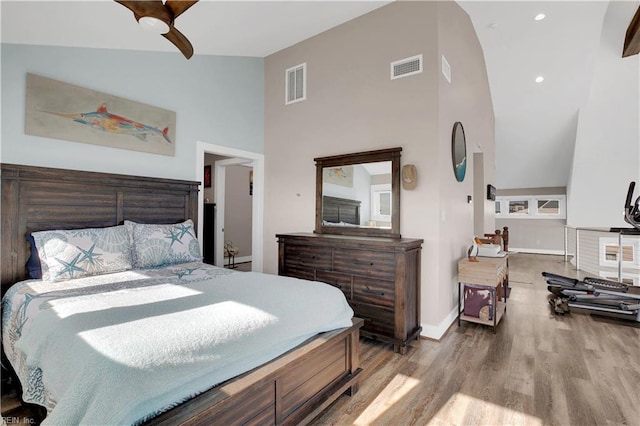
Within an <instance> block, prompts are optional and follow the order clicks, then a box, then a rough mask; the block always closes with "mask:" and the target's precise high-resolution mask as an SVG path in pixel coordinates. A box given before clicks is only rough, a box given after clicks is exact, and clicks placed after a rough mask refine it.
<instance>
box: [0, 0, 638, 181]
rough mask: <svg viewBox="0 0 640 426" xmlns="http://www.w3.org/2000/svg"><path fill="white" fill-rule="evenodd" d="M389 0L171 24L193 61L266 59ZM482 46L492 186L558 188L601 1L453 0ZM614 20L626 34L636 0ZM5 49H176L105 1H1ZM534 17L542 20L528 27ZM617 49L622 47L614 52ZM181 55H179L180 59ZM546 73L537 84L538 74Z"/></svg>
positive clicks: (225, 9) (254, 5) (249, 8)
mask: <svg viewBox="0 0 640 426" xmlns="http://www.w3.org/2000/svg"><path fill="white" fill-rule="evenodd" d="M388 3H390V2H389V1H384V2H382V1H332V2H329V1H252V2H250V1H206V0H201V1H200V2H199V3H197V4H196V5H194V6H193V7H192V8H191V9H190V10H188V11H187V12H186V13H184V14H183V15H182V16H180V17H179V18H178V19H177V20H176V23H175V26H176V28H178V29H179V30H180V31H181V32H182V33H184V34H185V35H186V36H187V37H188V38H189V40H190V41H191V42H192V44H193V46H194V50H195V54H196V55H231V56H254V57H255V56H257V57H265V56H268V55H270V54H272V53H274V52H277V51H279V50H281V49H284V48H286V47H289V46H291V45H293V44H295V43H297V42H299V41H302V40H304V39H306V38H309V37H311V36H313V35H315V34H318V33H320V32H323V31H325V30H328V29H330V28H332V27H334V26H337V25H339V24H341V23H343V22H346V21H348V20H351V19H354V18H356V17H358V16H360V15H362V14H365V13H367V12H369V11H371V10H374V9H376V8H379V7H382V6H384V5H386V4H388ZM458 3H459V4H460V5H461V7H462V8H463V9H464V10H465V11H466V12H467V13H468V14H469V16H470V17H471V20H472V22H473V25H474V27H475V29H476V32H477V34H478V38H479V40H480V43H481V45H482V48H483V51H484V55H485V60H486V64H487V70H488V75H489V84H490V87H491V95H492V99H493V104H494V113H495V117H496V183H495V184H496V186H497V187H498V188H523V187H544V186H565V185H567V182H568V178H569V170H570V167H571V161H572V155H573V147H574V141H575V137H576V123H577V117H578V112H579V109H580V107H581V106H582V105H584V103H585V102H586V100H587V99H588V96H589V88H590V83H591V78H592V74H593V69H594V62H595V58H596V54H597V51H598V48H599V43H600V38H601V29H602V23H603V18H604V16H605V13H606V11H607V7H608V5H609V2H608V1H584V2H580V1H546V2H542V1H491V2H487V1H460V2H458ZM630 3H631V7H629V8H628V10H629V11H630V13H629V15H628V16H621V17H620V18H619V19H620V31H621V33H622V34H624V31H625V30H626V28H627V26H628V24H629V22H630V20H631V18H632V16H633V13H634V12H635V8H637V5H638V2H636V1H633V2H630ZM0 12H1V15H2V16H1V18H2V33H1V35H2V42H3V43H24V44H40V45H52V46H76V47H93V48H110V49H133V50H153V51H167V52H176V50H175V47H174V46H173V45H172V44H170V43H169V42H168V41H167V40H165V39H164V38H163V37H159V36H158V35H156V34H151V33H147V32H145V31H144V30H142V29H140V28H139V27H138V26H137V24H136V23H135V20H134V18H133V16H132V14H131V12H130V11H129V10H127V9H126V8H124V7H123V6H121V5H119V4H116V3H115V2H113V1H111V0H102V1H38V2H35V1H6V0H3V1H2V2H1V9H0ZM538 13H545V14H546V18H545V19H543V20H540V21H535V20H534V17H535V16H536V15H537V14H538ZM620 51H622V45H621V46H620ZM178 54H179V53H178ZM540 75H541V76H544V81H543V82H542V83H536V82H535V78H536V77H537V76H540Z"/></svg>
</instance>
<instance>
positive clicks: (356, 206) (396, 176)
mask: <svg viewBox="0 0 640 426" xmlns="http://www.w3.org/2000/svg"><path fill="white" fill-rule="evenodd" d="M401 151H402V148H389V149H381V150H377V151H366V152H356V153H351V154H343V155H333V156H330V157H320V158H315V159H314V161H315V162H316V227H315V231H314V232H315V233H317V234H336V235H361V236H367V237H375V236H379V237H390V238H400V152H401Z"/></svg>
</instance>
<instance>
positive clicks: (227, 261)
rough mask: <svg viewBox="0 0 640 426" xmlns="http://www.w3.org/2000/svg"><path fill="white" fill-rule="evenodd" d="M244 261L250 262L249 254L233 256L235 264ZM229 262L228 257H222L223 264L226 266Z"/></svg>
mask: <svg viewBox="0 0 640 426" xmlns="http://www.w3.org/2000/svg"><path fill="white" fill-rule="evenodd" d="M246 262H251V256H242V257H239V256H236V258H235V264H236V265H237V264H238V263H246ZM228 264H229V258H228V257H225V258H224V266H227V265H228Z"/></svg>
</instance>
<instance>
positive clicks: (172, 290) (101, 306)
mask: <svg viewBox="0 0 640 426" xmlns="http://www.w3.org/2000/svg"><path fill="white" fill-rule="evenodd" d="M122 291H127V292H133V291H135V292H138V296H139V297H137V298H135V299H134V298H122V297H119V294H120V293H121V292H122ZM198 294H201V292H200V291H198V290H194V289H192V288H189V287H184V286H177V285H173V284H158V285H153V286H147V287H141V288H139V289H134V290H132V289H127V290H117V291H113V292H105V293H98V294H95V293H89V294H84V295H79V296H75V297H63V298H60V299H56V300H52V301H50V302H49V305H50V306H51V307H52V308H53V310H54V312H55V313H56V314H57V315H58V316H59V317H60V318H66V317H68V316H70V315H77V314H82V313H87V312H96V311H102V310H105V309H117V308H125V307H127V306H139V305H146V304H151V303H159V302H163V301H168V300H173V299H180V298H185V297H192V296H197V295H198Z"/></svg>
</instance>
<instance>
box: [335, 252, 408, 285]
mask: <svg viewBox="0 0 640 426" xmlns="http://www.w3.org/2000/svg"><path fill="white" fill-rule="evenodd" d="M333 269H334V270H336V271H340V272H347V273H350V274H357V275H365V276H372V277H378V278H382V279H387V280H395V275H396V256H395V253H393V252H391V253H389V252H381V251H365V250H349V249H341V248H336V249H335V250H334V258H333Z"/></svg>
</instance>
